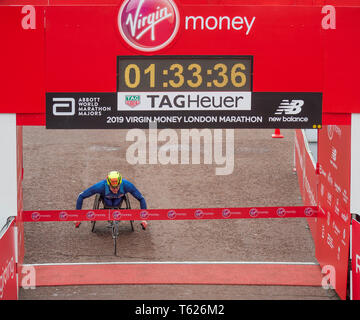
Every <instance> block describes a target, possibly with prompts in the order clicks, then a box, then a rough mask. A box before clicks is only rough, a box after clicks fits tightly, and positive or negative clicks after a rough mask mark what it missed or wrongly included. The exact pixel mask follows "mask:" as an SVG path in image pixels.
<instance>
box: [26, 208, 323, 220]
mask: <svg viewBox="0 0 360 320" xmlns="http://www.w3.org/2000/svg"><path fill="white" fill-rule="evenodd" d="M316 215H317V207H314V206H307V207H301V206H299V207H249V208H196V209H148V210H141V209H130V210H125V209H122V210H113V209H111V210H110V209H100V210H44V211H43V210H38V211H24V212H23V219H24V221H25V222H38V221H39V222H40V221H107V220H201V219H205V220H206V219H252V218H304V217H313V216H316Z"/></svg>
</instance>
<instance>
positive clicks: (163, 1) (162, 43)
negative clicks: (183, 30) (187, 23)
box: [118, 0, 180, 52]
mask: <svg viewBox="0 0 360 320" xmlns="http://www.w3.org/2000/svg"><path fill="white" fill-rule="evenodd" d="M179 24H180V18H179V11H178V9H177V7H176V4H175V3H174V2H173V1H171V0H127V1H125V2H124V3H123V5H122V6H121V7H120V10H119V14H118V27H119V31H120V33H121V36H122V37H123V39H124V40H125V41H126V43H127V44H129V45H130V46H131V47H133V48H135V49H137V50H140V51H145V52H152V51H156V50H160V49H162V48H164V47H166V46H167V45H168V44H169V43H170V42H171V41H172V40H173V39H174V38H175V36H176V34H177V32H178V30H179Z"/></svg>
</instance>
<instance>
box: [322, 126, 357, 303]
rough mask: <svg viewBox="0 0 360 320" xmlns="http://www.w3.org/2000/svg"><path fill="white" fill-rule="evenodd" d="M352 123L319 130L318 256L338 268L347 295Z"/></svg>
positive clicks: (338, 279)
mask: <svg viewBox="0 0 360 320" xmlns="http://www.w3.org/2000/svg"><path fill="white" fill-rule="evenodd" d="M350 138H351V129H350V126H337V125H329V126H324V127H323V128H322V130H319V141H318V143H319V149H318V162H319V171H320V175H319V194H318V197H319V212H318V218H317V219H318V223H317V237H316V241H315V243H316V258H317V259H318V261H319V263H320V265H321V266H322V267H323V266H325V265H328V266H332V267H334V268H335V271H336V288H335V290H336V292H337V293H338V295H339V296H340V298H341V299H346V288H347V274H348V257H349V245H350V219H351V215H350V200H349V199H350V194H349V193H350Z"/></svg>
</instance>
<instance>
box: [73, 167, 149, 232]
mask: <svg viewBox="0 0 360 320" xmlns="http://www.w3.org/2000/svg"><path fill="white" fill-rule="evenodd" d="M128 192H129V193H130V194H131V195H132V196H133V197H134V198H135V199H137V200H138V201H139V202H140V208H141V209H147V207H146V201H145V198H144V197H143V196H142V194H141V193H140V192H139V190H138V189H136V187H135V186H134V185H133V184H132V183H131V182H129V181H127V180H125V179H123V177H122V176H121V174H120V173H119V172H118V171H111V172H109V174H108V175H107V177H106V179H104V180H101V181H99V182H98V183H96V184H94V185H93V186H91V187H90V188H88V189H86V190H84V191H83V192H81V193H80V194H79V196H78V199H77V201H76V209H77V210H81V208H82V205H83V200H84V199H86V198H89V197H91V196H92V195H94V194H97V193H99V194H100V196H101V197H102V198H103V199H104V205H105V207H110V208H111V207H120V205H121V203H122V201H123V200H124V196H125V194H126V193H128ZM80 224H81V222H80V221H76V222H75V228H79V226H80ZM140 225H141V228H142V229H143V230H145V229H146V227H147V222H146V221H141V223H140Z"/></svg>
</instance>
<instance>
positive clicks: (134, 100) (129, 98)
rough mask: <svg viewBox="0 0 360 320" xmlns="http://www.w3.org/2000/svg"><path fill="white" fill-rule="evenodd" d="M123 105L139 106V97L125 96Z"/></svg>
mask: <svg viewBox="0 0 360 320" xmlns="http://www.w3.org/2000/svg"><path fill="white" fill-rule="evenodd" d="M125 104H126V105H128V106H129V107H132V108H134V107H136V106H137V105H138V104H140V96H125Z"/></svg>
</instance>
